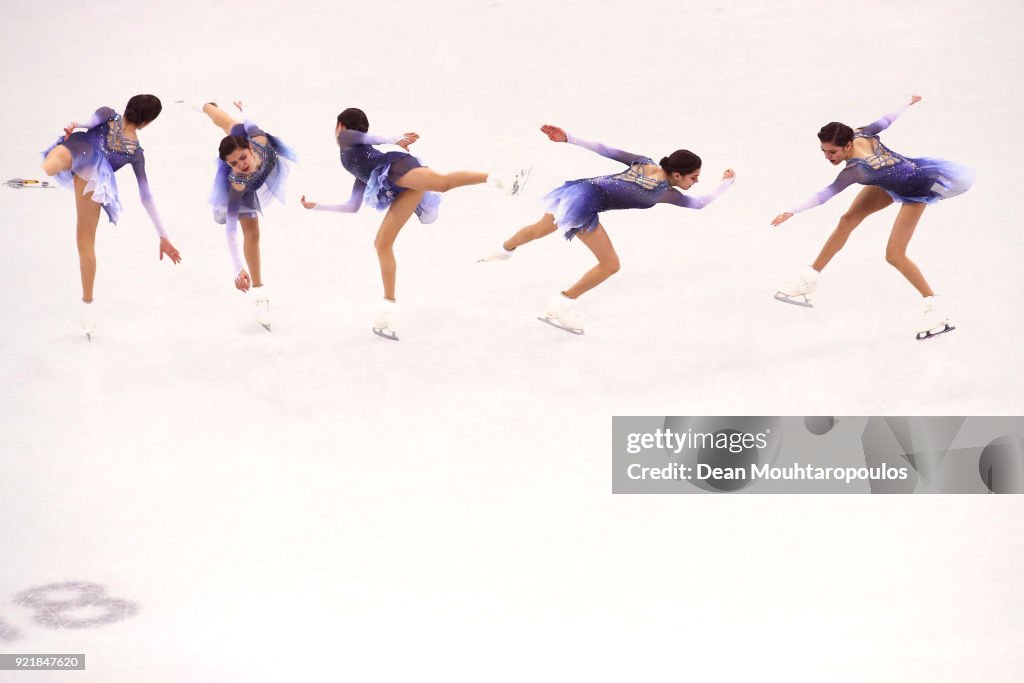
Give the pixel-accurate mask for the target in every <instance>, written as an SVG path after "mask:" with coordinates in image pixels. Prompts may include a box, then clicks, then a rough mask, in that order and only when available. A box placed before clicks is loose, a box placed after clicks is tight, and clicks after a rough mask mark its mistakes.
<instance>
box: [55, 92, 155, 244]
mask: <svg viewBox="0 0 1024 683" xmlns="http://www.w3.org/2000/svg"><path fill="white" fill-rule="evenodd" d="M81 127H83V128H87V129H88V130H85V131H75V132H74V133H72V134H71V135H68V136H61V137H60V138H59V139H58V140H57V142H55V143H54V144H52V145H50V146H49V147H48V148H46V150H45V151H44V152H43V158H44V159H45V158H46V155H47V154H49V153H50V151H51V150H52V149H54V148H55V147H57V146H58V145H63V146H65V147H67V148H68V151H70V152H71V170H70V171H62V172H60V173H58V174H57V176H56V177H57V181H58V182H59V183H60V184H61V185H63V186H64V187H67V188H68V189H70V190H72V191H73V190H74V188H75V180H74V176H78V177H79V178H81V179H82V180H84V181H85V193H86V194H88V193H90V192H91V193H92V200H93V201H94V202H96V203H98V204H102V205H103V210H104V211H105V212H106V214H107V218H108V219H109V220H110V222H111V223H114V224H115V225H116V224H117V220H118V218H120V216H121V200H120V199H119V198H118V194H117V181H116V179H115V178H114V173H115V172H116V171H117V170H118V169H120V168H121V167H122V166H124V165H126V164H131V166H132V170H133V171H135V179H136V180H137V181H138V184H139V198H140V199H141V200H142V205H143V206H144V207H145V208H146V213H148V214H149V218H150V220H152V221H153V226H154V227H155V228H156V231H157V234H159V235H160V237H167V233H166V231H164V228H163V223H162V222H161V221H160V215H159V213H157V210H156V203H155V202H154V201H153V194H152V192H150V189H149V180H148V179H147V178H146V158H145V156H144V155H143V153H142V147H140V146H139V143H138V141H137V140H131V139H129V138H127V137H125V135H124V129H123V127H122V121H121V115H120V114H118V113H117V112H116V111H114V110H113V109H111V108H110V107H100V108H99V109H97V110H96V113H94V114H93V115H92V116H91V117H90V118H89V119H88V120H87V121H85V122H83V123H82V124H81Z"/></svg>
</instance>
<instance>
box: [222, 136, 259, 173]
mask: <svg viewBox="0 0 1024 683" xmlns="http://www.w3.org/2000/svg"><path fill="white" fill-rule="evenodd" d="M219 152H220V158H221V160H223V161H224V163H226V164H227V165H228V166H230V167H231V170H233V171H237V172H238V173H252V172H253V171H255V170H256V169H257V168H259V166H260V159H259V157H257V156H256V153H255V152H253V151H252V146H251V145H250V144H249V140H248V139H247V138H245V137H242V136H241V135H229V136H227V137H226V138H224V139H223V140H221V141H220V150H219Z"/></svg>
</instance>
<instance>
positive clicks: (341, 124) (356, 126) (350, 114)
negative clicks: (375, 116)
mask: <svg viewBox="0 0 1024 683" xmlns="http://www.w3.org/2000/svg"><path fill="white" fill-rule="evenodd" d="M343 130H357V131H359V132H360V133H365V132H366V131H368V130H370V119H368V118H366V113H365V112H363V110H362V109H356V108H355V107H349V108H348V109H346V110H345V111H343V112H341V113H340V114H338V124H337V125H336V126H335V127H334V134H335V135H338V134H339V133H341V131H343Z"/></svg>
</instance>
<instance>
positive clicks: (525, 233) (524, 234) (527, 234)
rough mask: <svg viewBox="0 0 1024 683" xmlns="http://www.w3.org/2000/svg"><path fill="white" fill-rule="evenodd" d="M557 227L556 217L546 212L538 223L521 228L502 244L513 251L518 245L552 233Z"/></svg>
mask: <svg viewBox="0 0 1024 683" xmlns="http://www.w3.org/2000/svg"><path fill="white" fill-rule="evenodd" d="M557 229H558V226H556V225H555V217H554V216H553V215H551V214H550V213H546V214H544V216H543V217H542V218H541V219H540V220H539V221H537V222H536V223H531V224H530V225H527V226H526V227H524V228H520V229H519V231H518V232H516V234H514V235H512V236H511V237H509V238H508V239H507V240H505V242H504V243H503V244H502V245H501V246H502V247H504V248H505V249H507V250H509V251H511V250H513V249H515V248H516V247H521V246H523V245H524V244H526V243H527V242H532V241H533V240H535V239H539V238H541V237H544V236H546V235H550V234H551V233H553V232H554V231H555V230H557Z"/></svg>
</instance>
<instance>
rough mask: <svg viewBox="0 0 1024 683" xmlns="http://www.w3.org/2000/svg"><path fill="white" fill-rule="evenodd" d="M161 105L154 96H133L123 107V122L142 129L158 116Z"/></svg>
mask: <svg viewBox="0 0 1024 683" xmlns="http://www.w3.org/2000/svg"><path fill="white" fill-rule="evenodd" d="M162 109H163V105H162V104H160V98H159V97H157V96H156V95H135V96H133V97H132V98H131V99H130V100H128V104H126V105H125V107H124V120H125V121H127V122H128V123H132V124H134V125H135V126H136V127H138V128H144V127H145V126H147V125H148V124H149V123H150V122H152V121H154V120H156V117H158V116H160V111H161V110H162Z"/></svg>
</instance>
